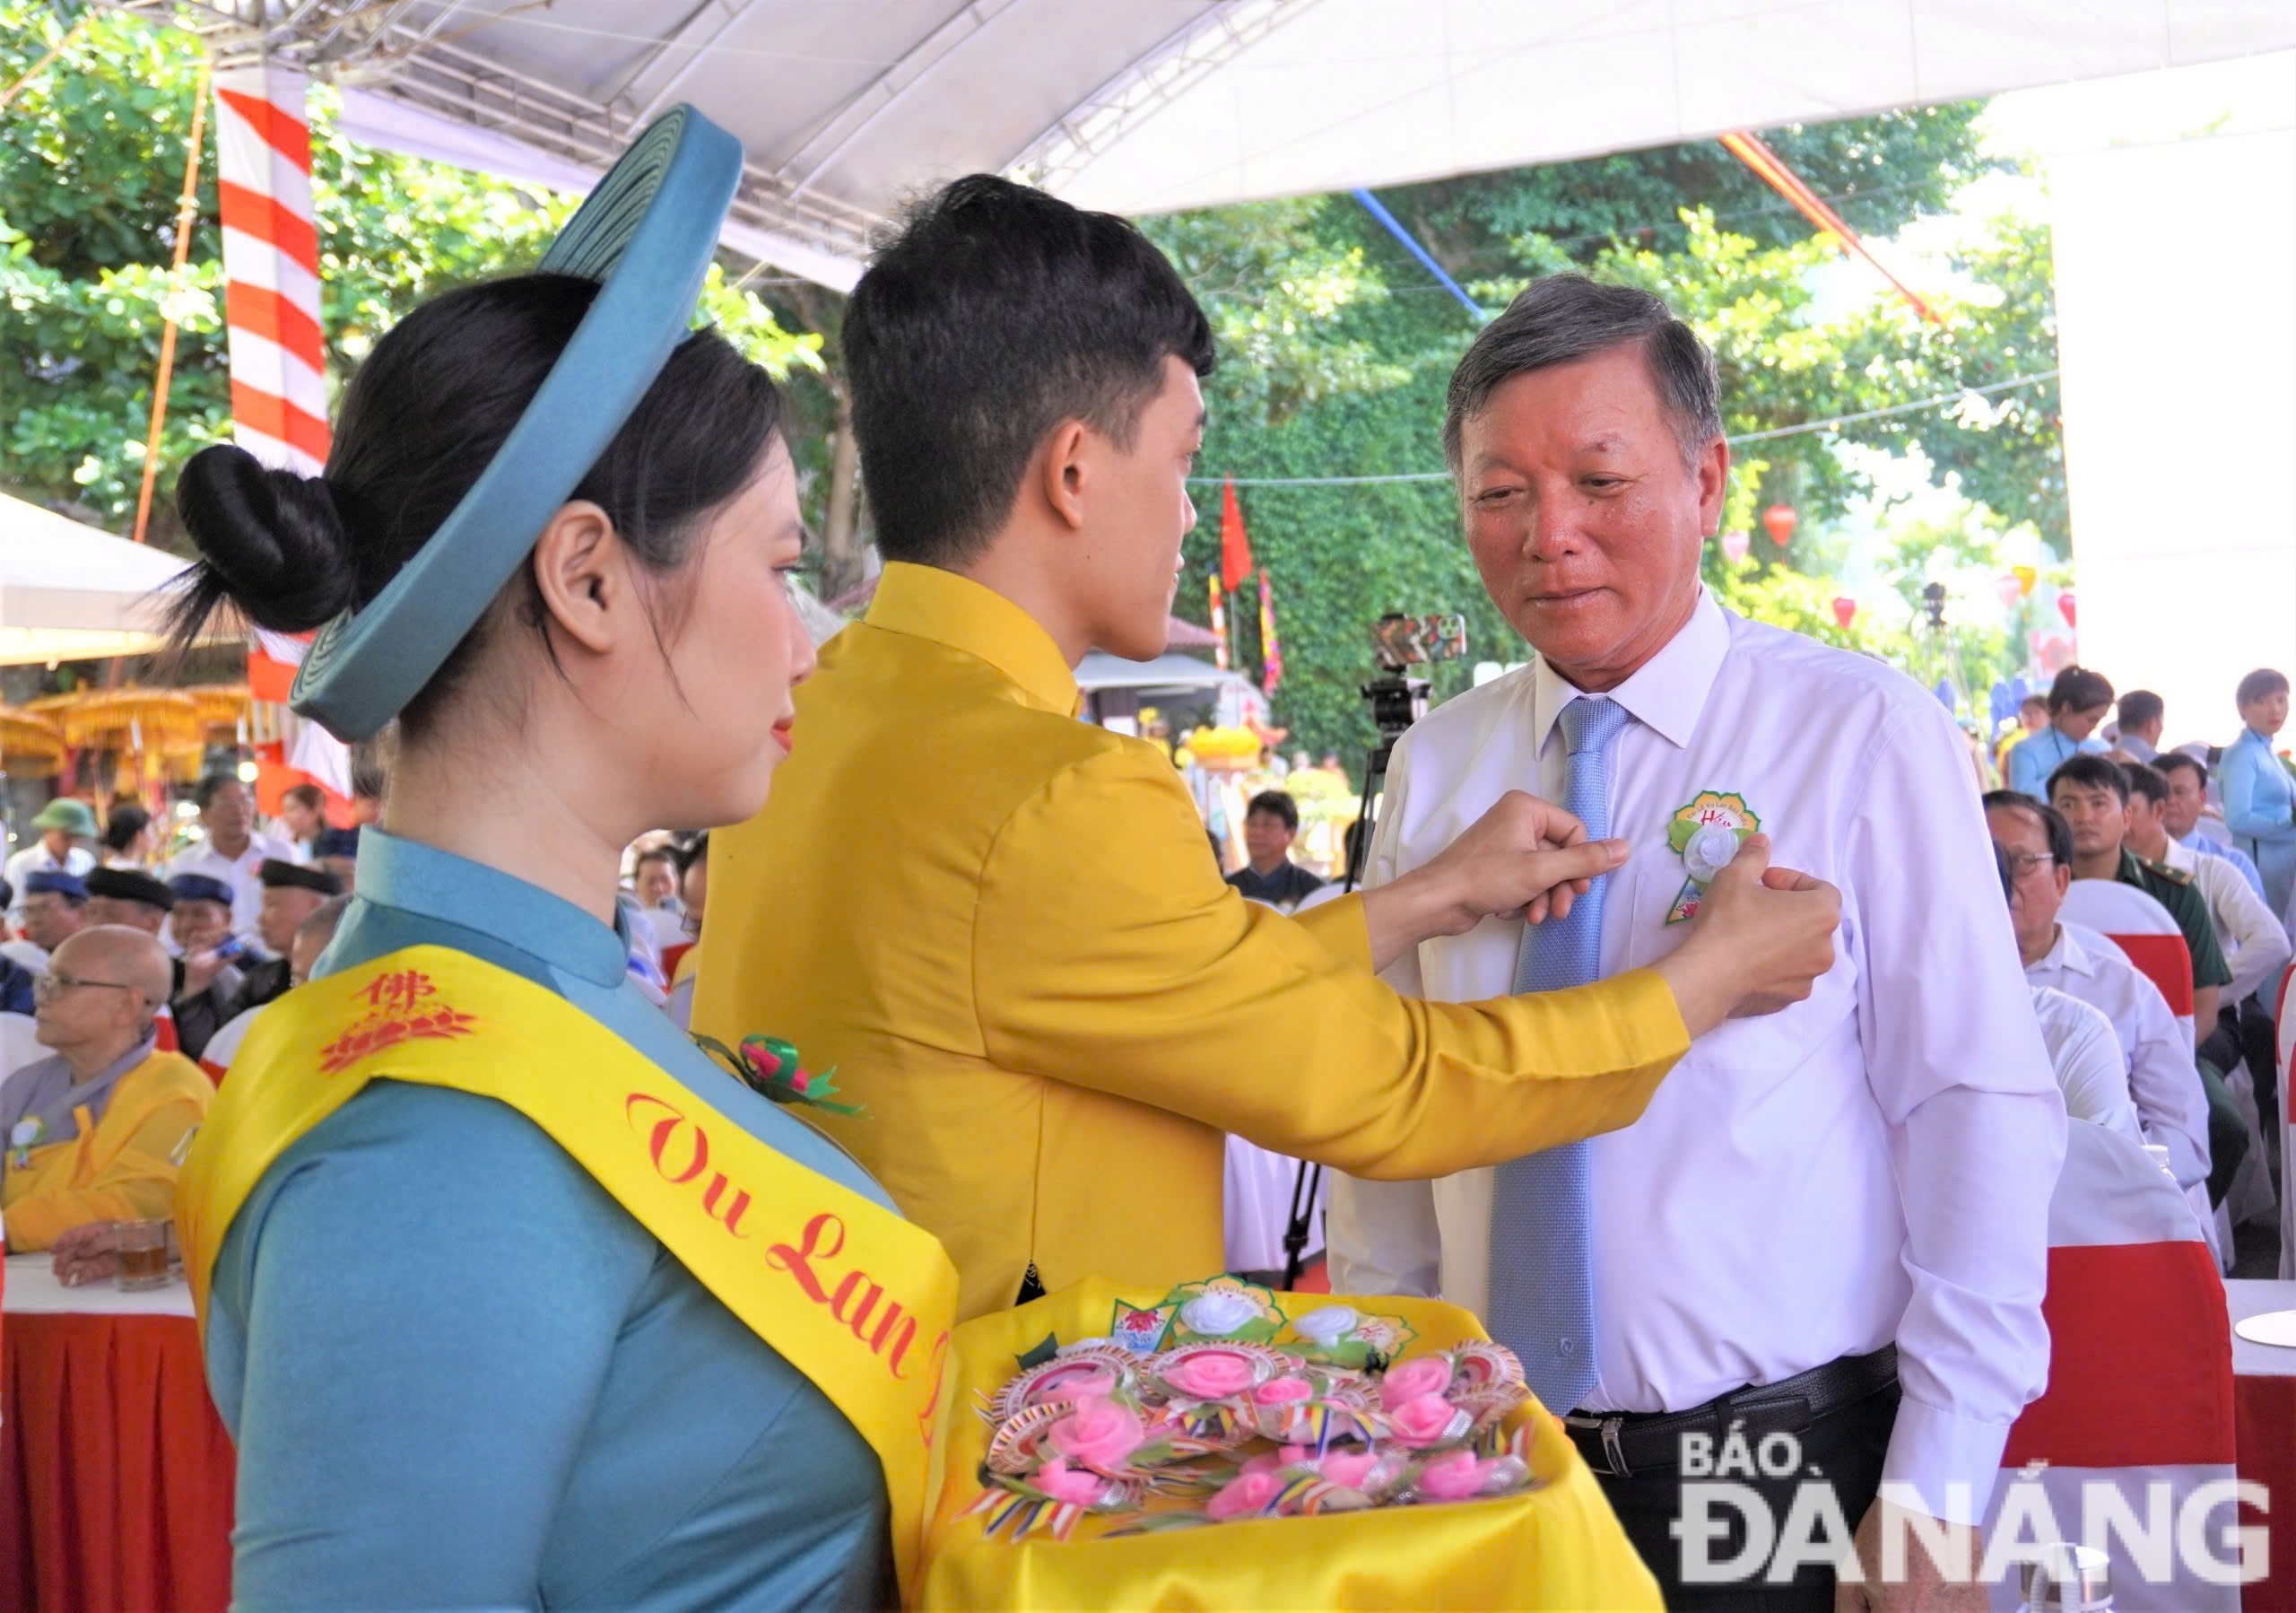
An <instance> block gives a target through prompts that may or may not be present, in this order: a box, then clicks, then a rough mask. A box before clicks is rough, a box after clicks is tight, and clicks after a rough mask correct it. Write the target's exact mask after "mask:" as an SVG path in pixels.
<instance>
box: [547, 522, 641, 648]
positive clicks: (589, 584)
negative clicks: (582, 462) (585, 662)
mask: <svg viewBox="0 0 2296 1613" xmlns="http://www.w3.org/2000/svg"><path fill="white" fill-rule="evenodd" d="M528 563H529V564H531V565H532V566H533V567H534V574H535V589H536V590H537V591H538V592H539V593H540V594H541V596H542V605H543V610H544V613H545V614H546V615H547V617H548V619H549V621H550V622H551V623H554V624H555V625H556V626H557V628H558V629H559V631H560V632H563V633H564V634H565V635H566V636H567V637H568V638H569V639H570V640H571V641H573V642H574V643H576V644H578V645H579V646H580V647H581V648H582V649H584V650H589V651H590V652H591V653H592V654H594V655H604V654H606V653H608V652H610V651H611V650H613V649H614V648H615V647H616V645H618V644H619V643H620V642H621V640H622V635H623V634H624V633H625V632H628V630H629V623H630V618H631V606H635V605H636V604H637V603H638V601H637V597H636V594H635V592H634V591H633V589H631V579H630V572H629V563H630V552H629V550H628V549H627V548H625V547H624V546H623V545H622V536H621V535H620V534H619V533H617V532H616V531H615V530H614V527H613V521H612V520H611V519H608V518H607V516H606V512H605V511H604V510H601V509H600V508H598V506H597V505H596V504H593V503H591V502H590V501H588V500H587V499H577V500H575V501H573V502H571V503H569V504H562V505H561V506H559V510H558V513H557V514H555V515H553V516H552V517H551V518H550V521H549V524H548V525H546V526H544V527H543V529H542V536H541V537H540V538H539V539H538V540H536V542H535V552H534V557H533V559H532V560H531V561H530V562H528Z"/></svg>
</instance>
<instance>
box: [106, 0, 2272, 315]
mask: <svg viewBox="0 0 2296 1613" xmlns="http://www.w3.org/2000/svg"><path fill="white" fill-rule="evenodd" d="M113 3H114V4H118V5H120V6H122V8H123V9H127V10H131V11H147V12H150V13H154V14H159V15H166V16H170V17H175V18H182V19H187V20H189V21H191V22H193V24H194V25H195V26H196V27H198V28H200V29H201V31H203V32H206V33H208V34H209V35H210V36H211V43H212V44H213V47H214V48H215V49H216V50H217V52H218V55H219V57H221V58H222V60H224V61H226V62H229V61H231V60H235V59H238V60H244V59H247V58H248V57H252V56H254V55H256V54H258V53H261V52H266V51H267V52H268V53H269V54H270V55H271V57H273V59H274V60H276V61H279V62H281V63H283V64H284V65H293V66H297V67H300V68H303V69H306V70H308V71H310V72H312V73H313V74H317V75H319V76H323V77H331V78H333V79H334V80H335V82H337V83H340V84H342V85H343V86H344V127H345V128H346V129H347V130H348V131H349V132H351V133H352V134H353V135H357V136H358V137H360V138H362V139H365V140H368V141H370V142H371V143H374V144H381V145H384V146H388V147H392V148H396V149H399V150H403V151H406V152H410V153H417V154H420V155H424V156H429V157H432V158H438V159H443V160H448V161H455V162H458V163H462V164H464V165H466V166H469V167H473V168H477V169H481V170H487V171H490V172H493V173H497V174H500V175H502V176H504V177H506V178H510V179H520V180H524V181H526V182H530V183H537V184H547V185H551V186H553V187H564V188H577V189H578V188H582V187H585V186H586V185H587V182H588V180H589V179H590V177H592V176H594V175H595V174H596V173H597V172H598V171H599V170H600V169H601V168H602V167H603V165H604V163H605V162H606V161H608V160H610V159H611V157H612V156H613V153H615V151H616V150H618V149H619V148H620V146H621V145H622V144H623V143H624V142H625V141H626V140H627V138H628V137H629V135H631V133H632V132H633V131H634V130H635V129H636V128H637V127H638V126H640V125H641V124H643V123H644V122H645V121H646V120H647V119H648V118H649V117H651V116H653V115H654V114H655V113H657V112H658V111H659V110H660V109H662V108H664V107H665V106H667V105H669V104H671V103H672V102H674V101H676V100H690V101H692V102H693V103H694V104H696V105H697V106H699V107H700V108H701V109H702V110H703V111H705V112H707V113H708V114H709V116H710V117H711V118H714V119H716V120H717V121H718V122H719V123H721V124H723V125H725V126H726V127H728V128H730V129H731V130H733V131H734V132H735V134H736V135H739V136H740V137H741V139H742V141H743V143H744V145H745V146H746V147H747V149H748V152H749V155H750V163H749V170H748V174H747V177H746V179H745V181H744V187H743V191H742V195H741V196H740V198H739V200H738V202H737V203H736V205H735V216H734V219H733V221H732V222H731V223H730V225H729V227H728V230H727V233H726V240H727V242H728V244H729V245H731V246H733V247H735V248H736V249H739V250H742V251H744V252H748V253H750V254H752V256H755V257H759V258H761V259H762V260H765V261H769V262H770V263H772V264H774V265H776V266H779V267H782V268H784V269H787V270H789V271H791V272H793V273H796V274H798V275H804V276H807V277H809V278H812V279H814V280H817V281H820V282H822V283H824V284H829V285H833V286H837V287H839V288H843V287H845V286H848V285H850V284H851V283H852V281H853V279H854V277H855V276H856V275H857V273H858V266H859V263H860V261H861V259H862V258H863V257H865V253H866V250H867V243H868V240H869V238H870V235H871V232H872V231H874V229H876V228H877V227H878V226H879V225H880V224H881V223H882V222H883V221H884V220H885V219H886V218H887V217H888V216H889V215H890V214H892V213H893V212H894V211H896V210H897V208H898V206H899V205H900V200H901V198H902V197H903V196H905V195H907V194H909V193H911V192H914V191H916V190H918V189H920V188H922V187H927V186H929V185H931V184H932V183H934V182H935V181H936V180H939V179H946V178H949V177H951V176H952V175H955V174H958V173H962V172H967V171H970V170H1005V171H1011V172H1013V173H1015V174H1018V175H1020V176H1022V177H1024V178H1029V179H1034V180H1036V181H1038V182H1039V183H1041V184H1044V185H1046V186H1047V187H1049V188H1051V189H1052V190H1054V191H1056V192H1057V193H1059V194H1061V195H1063V196H1068V197H1071V198H1072V199H1074V200H1075V201H1077V202H1079V203H1081V204H1084V205H1091V206H1095V207H1106V208H1112V209H1115V210H1118V211H1120V212H1126V213H1144V212H1157V211H1163V210H1169V209H1174V208H1182V207H1198V206H1209V205H1218V204H1222V203H1226V202H1232V201H1237V200H1241V199H1245V198H1249V197H1257V196H1276V195H1291V194H1304V193H1309V192H1318V191H1329V190H1343V189H1347V188H1351V187H1357V186H1367V185H1370V186H1375V185H1384V184H1394V183H1400V182H1403V181H1406V180H1412V179H1430V178H1435V177H1439V176H1443V175H1448V174H1456V173H1462V172H1470V171H1474V170H1485V169H1495V168H1503V167H1507V166H1510V165H1513V164H1518V163H1526V162H1539V161H1552V160H1556V159H1560V158H1565V157H1572V156H1581V155H1586V154H1589V153H1598V152H1605V151H1616V150H1622V149H1627V148H1632V147H1637V146H1646V145H1656V144H1666V143H1669V142H1674V141H1680V140H1686V139H1692V138H1699V137H1703V136H1706V135H1715V134H1718V133H1721V132H1723V131H1725V130H1729V129H1735V128H1761V127H1769V126H1776V125H1779V124H1782V123H1789V122H1797V121H1816V120H1822V119H1826V118H1841V117H1847V116H1850V115H1853V114H1856V113H1860V112H1866V111H1873V110H1876V109H1883V108H1889V107H1898V106H1906V105H1914V104H1919V103H1925V102H1935V101H1944V100H1958V99H1961V98H1965V97H1970V96H1976V95H1984V94H1989V93H1993V92H1998V91H2002V90H2008V89H2013V88H2018V87H2022V86H2027V85H2034V84H2043V83H2062V82H2066V81H2071V80H2076V79H2087V78H2095V77H2099V76H2102V75H2106V74H2120V73H2130V72H2135V71H2139V70H2142V69H2146V68H2153V67H2165V66H2171V65H2182V64H2187V63H2194V62H2202V61H2210V60H2217V59H2222V58H2224V57H2235V56H2240V55H2244V54H2248V53H2251V52H2257V51H2263V50H2268V49H2273V48H2284V47H2287V46H2291V45H2296V5H2292V4H2288V0H964V3H960V0H865V3H864V0H658V3H654V4H643V5H640V4H632V3H631V0H552V3H551V4H547V5H536V4H532V3H531V0H210V3H208V4H180V3H178V0H113Z"/></svg>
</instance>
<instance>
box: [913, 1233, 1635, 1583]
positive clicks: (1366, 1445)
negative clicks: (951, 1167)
mask: <svg viewBox="0 0 2296 1613" xmlns="http://www.w3.org/2000/svg"><path fill="white" fill-rule="evenodd" d="M1133 1292H1134V1291H1126V1290H1119V1289H1118V1288H1117V1287H1116V1286H1114V1285H1111V1284H1108V1283H1104V1282H1087V1283H1083V1284H1080V1285H1078V1286H1076V1287H1074V1288H1070V1289H1065V1290H1063V1291H1062V1292H1060V1293H1058V1294H1055V1295H1048V1296H1047V1297H1046V1298H1043V1299H1039V1300H1037V1301H1035V1302H1033V1303H1031V1304H1029V1305H1026V1306H1023V1307H1022V1308H1020V1309H1018V1310H1014V1311H1007V1312H998V1313H996V1314H994V1315H991V1316H986V1317H982V1318H979V1319H978V1320H976V1321H970V1322H967V1323H966V1324H965V1325H964V1326H962V1327H961V1328H960V1329H958V1330H957V1332H956V1335H955V1337H954V1338H953V1339H952V1346H951V1352H950V1357H949V1359H950V1366H951V1372H950V1378H949V1382H948V1389H947V1393H946V1396H945V1398H944V1411H945V1414H946V1417H947V1420H946V1421H945V1422H944V1440H943V1443H942V1446H941V1451H942V1456H941V1460H942V1461H943V1468H942V1478H941V1480H940V1488H939V1499H938V1501H937V1503H936V1504H935V1510H934V1516H933V1518H932V1520H931V1521H930V1522H929V1523H928V1525H927V1529H926V1564H927V1573H926V1582H925V1585H924V1592H923V1595H922V1597H921V1599H920V1601H921V1605H923V1606H926V1607H934V1608H944V1607H946V1608H953V1607H966V1608H976V1607H977V1608H987V1607H997V1608H1005V1609H1051V1608H1056V1607H1060V1608H1068V1607H1075V1606H1083V1605H1109V1606H1113V1605H1126V1606H1131V1605H1140V1606H1203V1607H1209V1606H1247V1605H1248V1606H1254V1607H1265V1608H1273V1607H1291V1606H1299V1607H1322V1608H1333V1607H1343V1606H1363V1607H1371V1606H1413V1605H1432V1606H1466V1605H1478V1606H1481V1605H1489V1606H1499V1605H1506V1606H1513V1607H1587V1606H1604V1607H1621V1606H1629V1607H1631V1606H1655V1605H1656V1587H1655V1585H1654V1584H1652V1582H1650V1580H1649V1577H1648V1573H1647V1571H1645V1570H1644V1569H1643V1567H1642V1565H1641V1563H1640V1561H1639V1558H1637V1557H1636V1556H1635V1555H1634V1552H1633V1549H1632V1548H1631V1546H1630V1545H1629V1544H1628V1543H1627V1541H1626V1539H1625V1537H1624V1534H1623V1533H1622V1531H1621V1530H1620V1529H1619V1526H1618V1523H1617V1521H1616V1520H1615V1519H1614V1518H1613V1516H1612V1515H1611V1513H1610V1510H1609V1508H1608V1507H1607V1506H1606V1505H1605V1504H1604V1501H1603V1498H1602V1495H1601V1492H1600V1489H1599V1487H1597V1486H1596V1483H1595V1480H1594V1478H1593V1476H1592V1475H1591V1474H1590V1473H1588V1472H1587V1469H1586V1465H1585V1464H1584V1463H1583V1462H1582V1461H1581V1460H1579V1459H1578V1453H1577V1452H1576V1451H1575V1450H1573V1449H1572V1447H1571V1445H1570V1441H1569V1440H1568V1439H1567V1438H1566V1437H1565V1436H1564V1435H1563V1434H1562V1431H1561V1428H1560V1426H1558V1425H1557V1424H1556V1423H1555V1422H1554V1420H1553V1419H1552V1417H1550V1416H1549V1415H1548V1414H1547V1413H1546V1411H1545V1410H1544V1408H1542V1407H1541V1406H1540V1405H1539V1404H1538V1402H1537V1400H1536V1399H1535V1398H1533V1397H1532V1395H1531V1393H1530V1391H1528V1389H1527V1388H1526V1386H1525V1384H1524V1382H1523V1373H1522V1368H1521V1365H1520V1364H1519V1363H1518V1361H1517V1360H1516V1358H1515V1356H1513V1354H1512V1353H1511V1352H1509V1350H1507V1349H1506V1348H1504V1347H1501V1346H1500V1345H1497V1344H1495V1343H1492V1341H1490V1340H1489V1339H1488V1338H1484V1337H1483V1330H1482V1329H1481V1328H1480V1327H1479V1326H1477V1325H1476V1322H1475V1319H1474V1317H1473V1316H1472V1315H1470V1314H1469V1313H1468V1312H1464V1311H1461V1310H1458V1309H1457V1308H1456V1307H1454V1306H1450V1305H1446V1304H1443V1303H1440V1302H1438V1301H1433V1300H1422V1299H1410V1298H1402V1297H1388V1298H1377V1299H1371V1298H1354V1299H1350V1298H1333V1297H1332V1296H1328V1295H1293V1294H1281V1293H1270V1292H1269V1291H1268V1290H1266V1289H1265V1288H1260V1287H1257V1286H1254V1285H1250V1284H1247V1283H1243V1282H1241V1281H1239V1279H1237V1278H1234V1277H1216V1278H1213V1279H1210V1280H1208V1281H1206V1282H1204V1283H1194V1284H1184V1285H1182V1286H1179V1287H1178V1288H1175V1289H1173V1290H1172V1291H1171V1292H1170V1294H1167V1295H1164V1296H1163V1298H1162V1299H1161V1300H1156V1301H1149V1300H1143V1299H1139V1298H1136V1297H1134V1296H1133Z"/></svg>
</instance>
